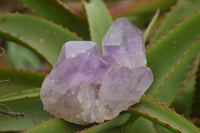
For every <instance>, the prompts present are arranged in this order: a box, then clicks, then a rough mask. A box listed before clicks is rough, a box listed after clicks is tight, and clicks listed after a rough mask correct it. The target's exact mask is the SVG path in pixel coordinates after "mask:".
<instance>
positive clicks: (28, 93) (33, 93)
mask: <svg viewBox="0 0 200 133" xmlns="http://www.w3.org/2000/svg"><path fill="white" fill-rule="evenodd" d="M39 95H40V88H34V89H29V90H25V91H20V92H16V93H12V94H10V95H6V96H2V97H0V102H9V101H13V100H20V99H24V98H28V97H31V98H33V97H38V96H39Z"/></svg>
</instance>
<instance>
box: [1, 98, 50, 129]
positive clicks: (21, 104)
mask: <svg viewBox="0 0 200 133" xmlns="http://www.w3.org/2000/svg"><path fill="white" fill-rule="evenodd" d="M1 104H5V105H7V106H8V107H9V108H10V109H11V110H12V112H16V113H24V114H25V115H29V116H30V117H19V118H18V119H16V118H9V116H7V115H3V114H0V118H1V119H0V131H23V130H24V129H25V128H26V129H30V128H32V127H33V126H34V124H35V123H34V121H35V122H36V123H37V124H40V123H41V122H42V121H43V120H45V121H46V120H48V119H49V117H50V116H51V115H50V114H49V113H47V112H45V111H44V110H43V107H42V103H41V100H40V98H38V97H35V96H33V97H28V98H26V97H24V98H23V99H18V100H12V101H8V102H1ZM0 108H1V109H2V107H0ZM32 119H33V120H34V121H33V120H32Z"/></svg>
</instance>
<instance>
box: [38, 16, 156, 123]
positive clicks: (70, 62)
mask: <svg viewBox="0 0 200 133" xmlns="http://www.w3.org/2000/svg"><path fill="white" fill-rule="evenodd" d="M102 48H103V55H101V54H100V53H99V48H98V46H97V44H96V43H95V42H92V41H70V42H67V43H65V44H64V45H63V48H62V51H61V54H60V56H59V59H58V61H57V63H56V65H55V66H54V68H53V69H52V71H51V72H50V73H49V74H48V76H47V77H46V78H45V80H44V82H43V84H42V89H41V100H42V102H43V105H44V109H45V110H46V111H48V112H50V113H51V114H53V115H55V116H56V117H58V118H63V119H65V120H67V121H70V122H73V123H77V124H89V123H94V122H97V123H102V122H104V121H105V120H111V119H113V118H115V117H116V116H118V115H119V113H120V112H121V111H124V110H127V109H128V107H129V106H131V105H133V104H135V103H137V102H139V100H140V98H141V96H142V95H143V94H144V93H145V91H146V90H147V88H148V87H149V86H150V85H151V83H152V81H153V74H152V72H151V70H150V69H149V68H148V67H146V57H145V51H144V44H143V37H142V33H141V31H140V30H139V29H138V28H137V27H135V26H134V25H132V24H131V23H130V22H129V21H127V20H126V19H125V18H119V19H117V20H116V21H114V22H113V24H112V26H111V27H110V29H109V31H108V32H107V34H106V35H105V37H104V39H103V41H102Z"/></svg>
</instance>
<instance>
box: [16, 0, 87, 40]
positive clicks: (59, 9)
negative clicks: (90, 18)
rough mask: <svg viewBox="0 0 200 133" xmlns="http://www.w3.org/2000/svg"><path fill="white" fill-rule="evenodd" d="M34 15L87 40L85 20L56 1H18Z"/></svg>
mask: <svg viewBox="0 0 200 133" xmlns="http://www.w3.org/2000/svg"><path fill="white" fill-rule="evenodd" d="M19 1H20V2H21V3H23V4H24V5H25V6H26V7H28V8H30V9H31V10H32V11H33V12H34V13H36V14H38V15H39V16H41V17H45V18H46V19H48V20H53V21H54V22H55V23H57V24H61V25H62V26H63V27H67V28H68V29H69V30H70V31H72V32H76V33H77V34H78V35H79V36H81V37H84V38H85V39H89V28H88V24H87V20H86V19H84V18H82V17H80V16H78V15H77V14H74V13H72V12H71V11H70V10H69V9H67V8H65V7H64V6H63V5H61V3H59V1H58V0H48V1H46V0H31V1H28V0H19Z"/></svg>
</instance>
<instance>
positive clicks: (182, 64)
mask: <svg viewBox="0 0 200 133" xmlns="http://www.w3.org/2000/svg"><path fill="white" fill-rule="evenodd" d="M199 51H200V41H198V42H196V43H195V44H194V45H192V46H191V47H190V49H189V50H188V51H187V52H186V53H185V54H184V55H183V57H182V58H181V59H180V61H179V62H178V63H177V65H175V68H173V69H172V70H171V71H170V72H169V75H167V77H166V78H165V80H164V81H163V83H162V84H161V86H160V87H159V89H158V90H157V91H156V92H155V94H154V95H153V97H155V98H158V99H159V101H160V102H161V103H165V104H166V105H167V106H169V105H170V104H171V103H172V102H173V100H174V99H175V97H176V95H177V93H178V92H179V91H180V89H181V87H182V85H183V83H184V80H185V79H186V76H187V72H188V71H189V70H190V66H191V64H192V63H193V60H194V59H195V56H196V55H197V53H198V52H199Z"/></svg>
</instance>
